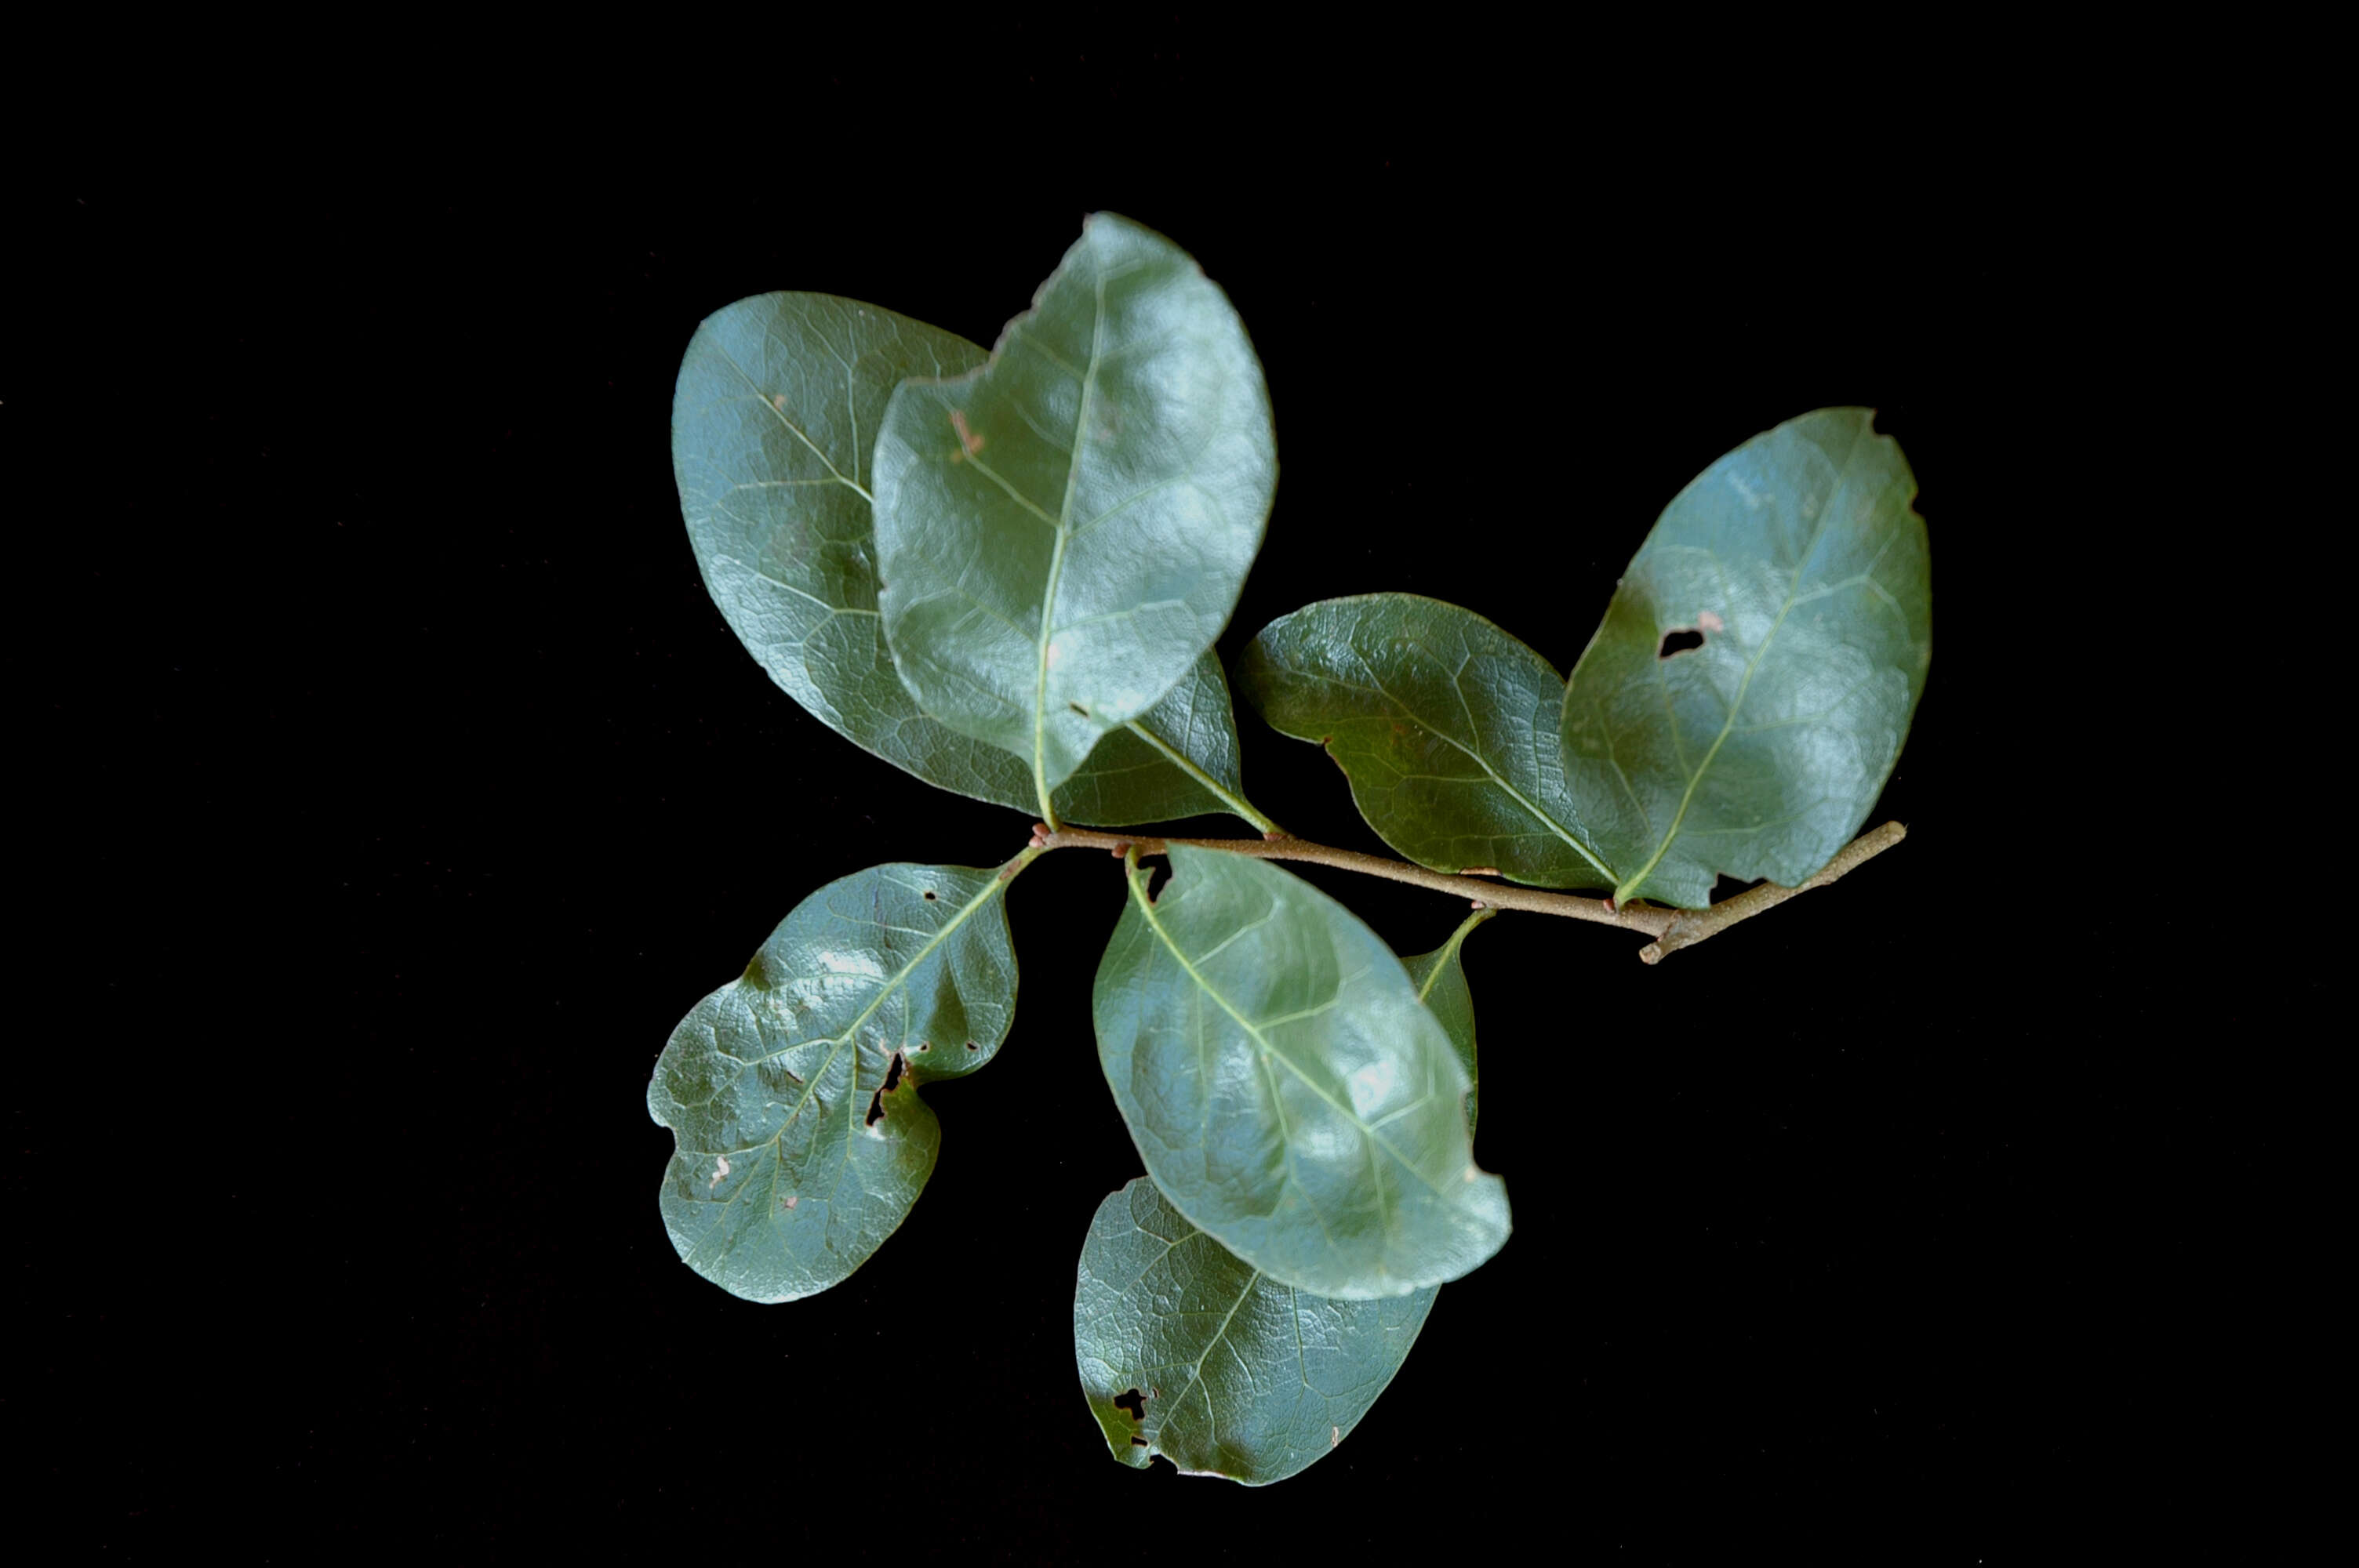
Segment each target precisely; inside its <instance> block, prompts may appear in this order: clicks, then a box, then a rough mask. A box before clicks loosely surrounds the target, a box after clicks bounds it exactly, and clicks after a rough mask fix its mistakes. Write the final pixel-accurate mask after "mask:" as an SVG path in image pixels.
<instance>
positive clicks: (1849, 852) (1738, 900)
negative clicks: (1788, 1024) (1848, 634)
mask: <svg viewBox="0 0 2359 1568" xmlns="http://www.w3.org/2000/svg"><path fill="white" fill-rule="evenodd" d="M1907 836H1908V829H1906V828H1904V827H1901V826H1900V824H1898V823H1897V822H1887V823H1886V824H1885V825H1884V826H1883V827H1878V828H1875V830H1874V831H1872V832H1868V833H1864V834H1863V835H1861V836H1860V837H1859V838H1855V839H1854V840H1853V841H1852V842H1851V843H1849V844H1847V845H1845V846H1844V847H1843V850H1842V852H1841V853H1839V854H1837V855H1836V856H1835V858H1834V859H1833V860H1831V861H1829V862H1828V863H1827V868H1826V870H1824V871H1821V872H1820V873H1819V874H1818V875H1817V876H1814V877H1812V878H1811V879H1810V881H1806V882H1804V883H1803V884H1802V885H1801V886H1800V887H1797V888H1788V887H1779V886H1777V884H1776V883H1774V882H1764V883H1762V884H1761V885H1760V886H1759V887H1756V888H1752V889H1749V890H1747V891H1746V892H1741V893H1739V894H1737V895H1736V896H1735V897H1734V898H1732V899H1730V900H1728V901H1727V902H1726V903H1716V904H1713V905H1712V907H1710V908H1709V909H1665V908H1663V907H1661V906H1660V905H1658V904H1652V903H1644V902H1634V903H1626V904H1623V905H1621V906H1619V907H1618V908H1617V907H1616V906H1615V905H1614V903H1613V902H1612V901H1611V900H1608V899H1602V898H1582V897H1579V896H1577V895H1575V894H1572V893H1567V892H1545V891H1543V890H1541V889H1538V888H1524V887H1515V886H1511V885H1509V884H1507V883H1505V882H1495V881H1486V880H1484V879H1482V878H1478V877H1473V876H1468V875H1462V874H1461V875H1452V874H1451V873H1450V872H1447V871H1427V870H1426V869H1425V868H1424V867H1422V866H1412V865H1408V864H1407V863H1406V862H1404V861H1400V860H1386V859H1385V858H1384V857H1382V856H1381V855H1364V854H1362V853H1360V852H1359V851H1358V850H1356V849H1334V848H1332V847H1331V846H1329V845H1325V844H1314V843H1312V842H1310V840H1309V839H1307V838H1292V837H1289V836H1288V835H1285V834H1271V835H1268V836H1266V837H1264V838H1134V837H1132V836H1130V835H1127V834H1122V833H1106V832H1102V831H1099V830H1098V829H1095V828H1090V827H1059V828H1054V829H1052V828H1050V827H1049V826H1048V825H1047V824H1046V823H1035V824H1034V825H1033V827H1032V842H1031V844H1030V845H1029V846H1028V847H1027V848H1028V849H1037V850H1042V851H1046V850H1049V849H1105V850H1109V851H1111V852H1112V853H1114V855H1116V856H1120V855H1122V854H1123V853H1125V851H1126V850H1128V849H1131V848H1133V847H1134V846H1136V849H1137V850H1138V852H1139V853H1140V854H1142V855H1159V854H1161V853H1163V851H1164V849H1165V848H1166V847H1167V846H1169V845H1172V844H1183V845H1186V846H1188V847H1189V848H1190V849H1219V850H1223V851H1224V852H1226V853H1228V854H1232V855H1250V856H1252V857H1254V858H1255V859H1256V860H1307V861H1310V863H1311V864H1313V865H1320V866H1333V867H1335V868H1337V869H1338V870H1340V871H1358V872H1361V873H1362V874H1363V875H1365V876H1372V877H1383V878H1385V879H1386V881H1396V882H1408V884H1410V885H1411V886H1413V887H1421V888H1431V889H1432V890H1433V891H1435V892H1446V893H1451V894H1454V895H1455V896H1457V897H1459V898H1462V899H1465V900H1467V901H1468V902H1469V903H1472V904H1473V906H1474V907H1475V908H1477V909H1522V910H1528V911H1530V912H1531V913H1533V914H1555V915H1562V916H1564V917H1566V918H1568V919H1572V920H1587V921H1592V922H1593V923H1595V924H1597V925H1618V926H1620V927H1622V928H1623V929H1624V930H1625V931H1636V932H1641V933H1643V934H1645V935H1648V936H1651V937H1653V938H1654V940H1653V941H1652V942H1650V943H1648V944H1647V946H1644V947H1642V948H1640V949H1639V950H1638V957H1640V958H1641V959H1643V960H1644V961H1646V962H1647V963H1649V964H1654V963H1659V962H1661V961H1662V957H1663V955H1664V954H1666V953H1675V952H1677V951H1678V950H1679V949H1680V948H1681V947H1692V946H1695V945H1696V944H1697V943H1699V942H1701V941H1703V940H1704V939H1705V938H1706V937H1709V936H1716V935H1719V934H1720V933H1721V932H1723V931H1724V930H1726V929H1727V928H1728V927H1730V926H1732V925H1735V924H1736V923H1737V922H1738V921H1740V920H1749V919H1751V918H1752V917H1753V916H1755V915H1756V914H1760V913H1761V912H1762V911H1763V910H1765V909H1771V908H1774V907H1776V906H1777V905H1778V904H1780V903H1785V902H1786V901H1787V900H1788V899H1789V898H1792V897H1793V896H1794V895H1795V894H1796V893H1800V892H1809V891H1810V889H1812V888H1815V887H1824V886H1825V885H1826V884H1827V883H1829V882H1831V881H1834V880H1835V879H1836V878H1838V877H1840V876H1842V875H1843V873H1844V872H1846V871H1851V870H1853V869H1854V868H1855V867H1857V866H1859V865H1860V864H1862V863H1863V862H1864V861H1866V860H1870V859H1872V858H1874V857H1875V856H1877V855H1880V854H1882V853H1883V852H1884V851H1885V850H1886V849H1890V848H1892V846H1894V845H1895V844H1897V843H1899V842H1900V840H1901V839H1902V838H1906V837H1907Z"/></svg>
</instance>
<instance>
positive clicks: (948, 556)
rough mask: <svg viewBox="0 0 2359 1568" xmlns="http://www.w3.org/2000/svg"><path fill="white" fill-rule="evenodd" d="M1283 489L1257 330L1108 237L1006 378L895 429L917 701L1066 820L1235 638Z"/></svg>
mask: <svg viewBox="0 0 2359 1568" xmlns="http://www.w3.org/2000/svg"><path fill="white" fill-rule="evenodd" d="M875 479H876V482H875V494H876V546H877V557H878V561H879V566H880V569H881V572H882V576H883V579H884V580H883V583H882V586H881V587H880V589H879V590H878V604H879V607H880V608H881V609H882V611H884V615H885V629H886V638H887V641H888V642H889V643H890V644H891V647H892V651H893V658H894V662H895V664H896V665H897V667H898V669H899V671H900V675H901V679H902V681H903V683H904V684H905V685H907V686H908V688H909V690H910V692H911V693H912V694H913V695H914V696H915V697H917V699H918V703H919V707H921V708H924V710H925V711H926V712H928V713H930V714H932V715H934V716H935V717H936V718H937V719H940V720H941V721H942V722H943V723H944V724H947V725H948V726H950V727H951V729H953V730H958V731H959V732H961V733H962V734H965V735H970V736H973V737H974V738H976V739H977V740H981V741H988V742H989V743H990V744H992V745H994V746H997V747H1000V748H1002V749H1003V750H1005V751H1007V752H1012V753H1014V754H1015V755H1016V756H1017V757H1018V758H1020V759H1022V760H1023V762H1024V764H1025V766H1026V768H1027V771H1029V772H1030V773H1032V775H1033V777H1034V781H1035V786H1036V787H1035V795H1036V798H1039V799H1043V800H1045V799H1047V798H1048V796H1049V791H1050V790H1051V789H1052V788H1053V787H1054V786H1055V785H1057V784H1060V783H1062V782H1063V781H1064V780H1065V779H1066V778H1067V777H1068V776H1069V775H1070V774H1071V773H1073V771H1074V770H1075V769H1076V768H1078V767H1080V766H1081V765H1082V761H1083V759H1084V758H1086V757H1087V756H1088V755H1089V753H1090V751H1091V748H1093V746H1095V745H1096V744H1097V743H1098V741H1099V738H1100V737H1101V736H1103V735H1104V734H1106V733H1107V732H1108V731H1110V730H1117V729H1119V728H1121V726H1122V725H1123V724H1124V723H1125V722H1126V721H1128V720H1130V719H1136V718H1138V717H1139V716H1140V715H1142V714H1144V713H1146V712H1147V709H1149V708H1152V707H1154V705H1155V703H1156V701H1157V699H1158V698H1159V697H1162V696H1163V694H1164V693H1165V692H1167V691H1169V689H1170V688H1171V687H1172V686H1173V684H1174V683H1176V682H1178V681H1179V680H1180V678H1181V677H1182V676H1185V675H1186V674H1187V673H1188V671H1189V668H1190V666H1191V665H1194V664H1195V663H1196V661H1197V660H1198V658H1199V657H1200V656H1201V655H1202V654H1203V653H1204V651H1205V650H1206V649H1207V648H1209V647H1210V646H1211V645H1212V640H1213V638H1215V637H1216V636H1218V635H1219V634H1220V631H1221V628H1222V626H1223V624H1225V623H1226V622H1227V621H1228V618H1229V612H1230V611H1231V610H1232V609H1233V608H1234V605H1235V603H1236V597H1237V590H1238V589H1239V588H1240V587H1241V586H1243V584H1244V581H1245V570H1246V568H1248V567H1249V566H1251V565H1252V563H1253V558H1254V554H1255V552H1256V550H1258V549H1259V548H1260V546H1261V537H1262V528H1263V524H1264V522H1265V519H1266V514H1267V513H1268V510H1269V501H1270V492H1271V489H1272V487H1273V485H1274V484H1275V483H1276V481H1277V457H1276V445H1275V439H1274V437H1273V436H1272V433H1271V429H1270V417H1269V400H1268V394H1267V392H1266V389H1265V388H1264V386H1263V384H1262V378H1261V368H1260V365H1259V364H1258V363H1257V362H1256V360H1255V359H1254V355H1253V350H1252V348H1251V347H1250V345H1248V344H1247V342H1246V341H1245V329H1244V327H1243V326H1242V325H1241V324H1240V323H1239V322H1238V320H1237V317H1236V312H1235V311H1234V310H1233V309H1232V308H1230V306H1229V303H1228V301H1227V300H1226V299H1225V298H1224V297H1223V296H1222V294H1221V291H1220V290H1219V289H1218V288H1216V287H1213V286H1212V283H1211V282H1209V281H1208V280H1207V279H1206V278H1205V277H1204V275H1203V274H1202V272H1201V270H1199V269H1198V267H1197V266H1196V265H1195V263H1193V262H1191V261H1190V260H1189V259H1188V257H1187V256H1186V255H1185V254H1182V253H1181V252H1180V250H1179V249H1178V248H1176V247H1175V246H1173V245H1172V244H1171V243H1169V241H1167V240H1165V239H1163V238H1162V237H1161V236H1160V235H1158V234H1155V233H1152V232H1148V231H1147V230H1145V229H1142V228H1140V227H1138V226H1137V225H1136V224H1134V223H1130V222H1125V221H1124V220H1122V219H1120V218H1114V217H1111V216H1108V215H1106V214H1103V213H1101V214H1099V215H1098V216H1096V217H1093V218H1092V219H1091V220H1090V221H1089V222H1088V223H1087V225H1086V226H1085V227H1084V228H1083V230H1082V237H1081V240H1080V242H1079V243H1076V244H1075V245H1074V246H1073V248H1072V249H1071V251H1069V252H1067V253H1066V255H1065V259H1064V261H1063V263H1062V264H1061V265H1059V267H1058V268H1057V270H1056V272H1055V273H1054V274H1053V275H1052V276H1050V277H1049V281H1048V282H1047V283H1045V284H1043V285H1042V286H1041V287H1040V292H1039V293H1038V296H1036V297H1035V298H1034V301H1033V308H1031V309H1030V310H1029V311H1027V313H1025V314H1024V315H1022V316H1019V317H1017V318H1016V319H1015V320H1013V321H1011V322H1009V323H1008V326H1007V330H1006V332H1005V333H1004V334H1003V335H1002V336H1001V338H1000V340H999V344H998V346H997V347H996V348H995V350H994V351H993V353H992V359H991V362H990V363H989V364H987V365H985V366H984V367H983V368H982V369H981V370H978V371H975V372H973V373H971V374H968V375H965V376H962V377H957V378H954V379H951V380H948V381H939V382H925V381H918V382H910V383H908V384H904V385H903V386H902V387H901V388H900V389H899V390H898V391H897V392H896V393H895V394H894V395H893V399H892V401H891V403H890V404H889V405H888V406H886V410H885V420H884V425H883V427H882V430H881V432H880V433H879V435H878V437H877V440H876V461H875Z"/></svg>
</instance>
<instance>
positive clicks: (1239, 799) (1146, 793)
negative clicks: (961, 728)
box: [1001, 650, 1275, 832]
mask: <svg viewBox="0 0 2359 1568" xmlns="http://www.w3.org/2000/svg"><path fill="white" fill-rule="evenodd" d="M1001 754H1002V755H1003V756H1005V753H1001ZM1006 761H1007V762H1010V763H1011V764H1013V765H1015V766H1016V767H1018V768H1019V769H1020V768H1021V766H1022V764H1020V763H1016V762H1015V759H1014V758H1012V757H1011V758H1006ZM1027 784H1028V781H1027ZM1055 799H1056V804H1057V818H1058V820H1059V821H1060V822H1071V823H1082V824H1088V823H1096V824H1100V825H1102V826H1104V827H1124V826H1126V825H1128V824H1130V823H1134V822H1169V821H1172V820H1174V819H1176V818H1179V817H1182V816H1207V815H1210V814H1212V813H1214V812H1223V811H1225V812H1228V813H1230V814H1232V815H1234V816H1241V817H1243V818H1245V820H1246V821H1247V822H1250V823H1252V824H1253V825H1254V826H1255V827H1258V828H1261V829H1262V830H1263V831H1265V832H1267V831H1268V830H1270V829H1271V828H1272V827H1274V826H1275V824H1273V823H1272V822H1271V821H1270V820H1269V818H1268V817H1266V816H1263V815H1262V814H1261V813H1260V812H1258V811H1256V810H1255V809H1254V808H1253V806H1252V805H1251V804H1250V803H1248V802H1247V801H1246V799H1245V781H1244V777H1243V769H1242V766H1241V762H1240V759H1239V755H1238V748H1237V724H1236V719H1235V717H1234V713H1233V712H1232V710H1231V708H1230V706H1229V683H1228V678H1227V677H1226V676H1223V675H1222V674H1221V660H1220V655H1219V654H1215V653H1213V652H1212V651H1210V650H1207V651H1206V652H1205V654H1204V656H1203V657H1202V658H1200V659H1198V660H1197V661H1196V662H1195V664H1194V665H1191V666H1190V669H1189V671H1188V673H1187V674H1186V675H1184V676H1181V677H1180V684H1179V685H1177V686H1175V687H1172V688H1171V689H1170V690H1169V691H1167V692H1165V693H1164V694H1163V696H1162V698H1161V700H1159V701H1158V702H1157V703H1156V705H1155V706H1154V707H1153V708H1149V709H1147V716H1146V717H1145V718H1143V719H1134V720H1132V721H1131V722H1130V723H1128V724H1125V725H1124V726H1123V727H1122V728H1121V729H1119V730H1111V731H1109V732H1108V733H1107V735H1106V738H1105V739H1104V740H1103V741H1099V742H1098V743H1097V746H1096V748H1095V749H1094V750H1093V751H1092V752H1090V757H1089V761H1087V762H1083V763H1082V766H1081V769H1080V771H1079V772H1077V773H1074V774H1073V776H1072V777H1071V778H1069V779H1067V780H1066V781H1065V782H1064V783H1063V784H1059V785H1058V786H1057V789H1056V796H1055ZM1008 804H1010V805H1017V806H1020V805H1023V804H1025V803H1024V802H1022V801H1011V802H1009V803H1008Z"/></svg>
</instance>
